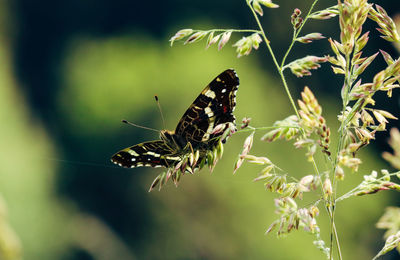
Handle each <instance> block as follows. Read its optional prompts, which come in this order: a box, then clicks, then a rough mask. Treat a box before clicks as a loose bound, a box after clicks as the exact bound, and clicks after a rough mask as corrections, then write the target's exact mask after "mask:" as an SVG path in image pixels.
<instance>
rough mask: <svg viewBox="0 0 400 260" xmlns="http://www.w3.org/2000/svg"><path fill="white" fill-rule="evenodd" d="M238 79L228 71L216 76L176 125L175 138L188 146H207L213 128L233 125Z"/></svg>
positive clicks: (234, 73) (233, 73)
mask: <svg viewBox="0 0 400 260" xmlns="http://www.w3.org/2000/svg"><path fill="white" fill-rule="evenodd" d="M238 86H239V78H238V76H237V75H236V72H235V71H234V70H232V69H228V70H226V71H224V72H222V73H221V74H220V75H218V76H217V77H216V78H215V79H214V80H213V81H211V83H210V84H208V86H207V87H206V88H205V89H204V90H203V91H202V92H201V93H200V95H199V96H198V97H197V98H196V99H195V101H194V102H193V104H192V105H191V106H190V107H189V108H188V110H186V112H185V114H184V115H183V116H182V118H181V120H180V121H179V123H178V125H177V127H176V130H175V134H176V135H179V136H182V137H184V138H186V139H187V140H188V141H189V142H197V143H200V142H206V141H208V140H209V139H210V138H212V137H215V136H214V135H213V136H211V132H212V131H213V129H214V127H215V126H217V125H219V124H223V123H228V122H232V123H234V121H235V117H234V115H233V113H232V112H233V110H234V109H235V105H236V91H237V89H238Z"/></svg>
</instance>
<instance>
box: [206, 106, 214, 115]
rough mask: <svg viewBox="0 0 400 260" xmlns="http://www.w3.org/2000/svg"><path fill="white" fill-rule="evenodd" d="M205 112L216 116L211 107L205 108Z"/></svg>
mask: <svg viewBox="0 0 400 260" xmlns="http://www.w3.org/2000/svg"><path fill="white" fill-rule="evenodd" d="M204 112H205V113H206V114H207V116H208V117H213V116H214V113H213V111H212V110H211V108H210V107H206V108H204Z"/></svg>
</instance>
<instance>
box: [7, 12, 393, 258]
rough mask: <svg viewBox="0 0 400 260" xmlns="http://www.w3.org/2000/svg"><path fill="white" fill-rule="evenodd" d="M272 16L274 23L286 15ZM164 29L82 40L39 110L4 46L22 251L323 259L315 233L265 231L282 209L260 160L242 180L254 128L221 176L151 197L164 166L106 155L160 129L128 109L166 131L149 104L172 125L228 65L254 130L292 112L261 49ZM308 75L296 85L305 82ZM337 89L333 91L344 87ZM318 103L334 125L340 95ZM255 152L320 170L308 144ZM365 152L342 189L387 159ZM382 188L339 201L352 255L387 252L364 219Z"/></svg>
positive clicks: (12, 209)
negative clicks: (261, 180) (180, 37)
mask: <svg viewBox="0 0 400 260" xmlns="http://www.w3.org/2000/svg"><path fill="white" fill-rule="evenodd" d="M10 21H11V20H10ZM204 24H205V23H202V22H196V26H197V27H202V28H204V27H205V26H206V27H210V28H212V27H215V26H210V25H204ZM272 25H273V26H272V27H274V26H277V28H278V25H279V23H278V22H277V21H274V23H273V24H272ZM158 26H162V25H158ZM181 26H183V25H182V24H180V25H179V26H178V27H181ZM171 31H173V30H171ZM282 33H283V32H282V31H281V32H278V33H277V34H278V35H281V34H282ZM7 36H8V35H7ZM167 39H168V37H164V38H162V39H161V40H160V39H158V38H155V37H153V36H152V35H150V34H147V33H138V32H122V33H119V35H118V36H107V37H98V36H97V37H96V36H88V35H84V36H78V37H77V36H75V37H74V39H73V40H71V41H69V42H67V43H66V44H65V48H64V49H63V51H61V50H60V53H59V54H58V55H59V56H60V57H61V58H60V60H61V62H60V64H58V65H57V64H56V65H55V66H56V67H55V68H52V71H53V73H54V70H55V71H57V73H55V75H56V76H57V77H56V80H54V81H53V82H56V83H58V84H59V85H57V88H56V87H55V89H54V90H52V91H54V92H55V94H54V96H51V95H49V96H51V97H52V98H53V99H52V100H51V101H50V100H48V101H46V102H48V103H52V104H54V107H50V109H49V107H46V106H45V105H43V107H41V108H37V107H33V104H34V102H33V103H32V102H31V101H30V99H31V98H32V94H30V93H32V92H35V94H34V95H39V96H40V95H43V96H47V95H48V93H45V92H46V90H45V89H41V88H39V87H38V86H37V85H36V86H35V85H29V82H31V83H32V81H29V80H27V79H26V78H22V79H21V78H18V77H15V75H16V74H15V73H14V72H13V69H12V64H13V60H12V58H13V57H12V56H11V55H10V53H11V50H12V47H11V46H10V45H1V46H0V56H1V57H2V62H1V63H0V75H1V77H0V118H1V119H2V120H1V121H2V122H3V123H2V127H1V128H0V138H1V139H0V143H1V148H0V149H1V154H2V157H1V158H2V159H1V164H0V178H1V179H0V193H1V194H2V195H3V197H4V199H5V200H6V204H7V207H8V221H7V225H10V227H11V228H12V230H14V232H15V234H16V237H17V238H16V241H20V242H16V243H17V248H18V247H19V245H21V247H22V251H23V255H24V259H44V260H46V259H49V260H50V259H77V260H79V259H133V258H137V259H204V258H206V259H319V257H320V253H319V252H317V250H316V249H315V248H313V247H311V246H310V242H311V241H312V239H313V238H312V237H304V234H301V233H299V234H295V235H294V236H290V237H288V238H286V239H280V240H277V239H276V238H275V237H273V236H265V235H264V232H265V229H266V228H267V227H268V225H269V223H271V222H272V221H273V220H274V218H275V215H274V213H273V209H274V207H273V205H272V203H271V199H269V198H270V196H272V195H271V194H269V193H268V192H266V191H265V190H264V189H263V187H262V186H260V185H259V184H257V183H253V182H252V179H253V178H254V177H256V176H253V175H252V173H253V172H254V170H255V169H256V168H255V167H251V166H244V167H243V168H241V169H240V170H239V171H238V173H237V174H236V175H235V176H232V170H233V164H234V161H235V159H236V158H237V154H238V153H239V152H240V150H241V146H242V143H243V140H244V138H245V134H241V133H237V134H235V135H234V136H233V137H231V138H230V139H229V141H228V143H227V144H226V146H225V153H224V157H223V158H222V160H220V162H219V163H218V165H217V166H216V169H215V171H214V172H213V173H212V175H210V174H209V173H208V172H207V170H206V169H205V170H203V171H202V172H200V173H196V174H195V175H194V176H184V178H183V179H182V181H181V183H180V185H179V187H178V188H175V187H174V186H172V185H167V186H166V187H165V188H164V189H163V190H162V191H161V192H152V193H150V194H149V193H147V188H148V186H149V185H150V183H151V180H152V179H153V178H154V177H155V175H156V174H157V173H159V170H154V169H133V170H125V169H120V168H117V167H113V166H112V164H111V163H109V156H110V155H112V154H113V153H114V152H116V151H117V150H119V149H120V148H123V147H126V146H129V145H132V144H135V143H138V142H141V141H145V140H151V139H155V138H158V137H157V135H156V133H152V132H148V131H145V130H142V129H135V128H132V127H129V126H126V125H123V124H121V123H120V119H123V118H124V119H127V120H130V121H133V122H135V123H138V124H142V125H146V126H150V127H153V128H156V129H161V128H163V126H162V121H161V118H160V116H159V114H158V111H157V107H156V105H155V103H154V101H153V95H154V94H157V95H158V96H159V97H160V100H161V103H162V107H163V112H164V115H165V117H166V119H167V121H166V124H167V126H166V127H167V128H168V129H173V128H174V127H175V124H176V123H177V121H178V120H179V117H180V116H181V115H182V114H183V112H184V111H185V109H186V108H187V107H188V105H189V104H190V103H191V102H192V101H193V100H194V98H195V97H196V96H197V95H198V93H199V92H200V91H201V90H202V89H203V87H204V86H205V85H206V84H207V83H208V82H209V81H210V80H211V79H212V78H213V77H215V76H216V75H217V74H218V73H220V72H222V71H223V70H224V69H227V68H230V67H233V68H235V69H236V71H237V72H238V75H239V77H240V80H241V85H240V87H239V91H238V96H237V103H238V105H237V108H236V110H235V115H236V117H237V119H238V120H240V119H241V118H242V117H244V116H247V117H252V118H253V120H252V124H253V125H255V126H258V125H271V124H272V123H273V122H274V121H276V120H278V119H280V118H283V117H285V116H286V115H289V114H291V111H290V110H289V109H288V107H289V106H288V101H287V99H286V97H285V95H284V92H283V89H282V88H281V85H280V83H279V81H278V79H277V78H276V75H274V74H270V73H269V72H268V69H266V67H265V66H263V64H265V63H266V60H268V59H269V57H268V56H262V54H261V52H260V53H259V54H258V55H260V57H261V59H257V57H256V56H253V57H244V58H241V59H236V58H235V56H236V54H235V53H234V49H233V48H232V49H229V48H225V49H224V50H222V51H221V52H217V51H216V50H215V49H210V50H208V51H205V50H204V47H203V46H190V48H187V47H184V46H179V44H177V46H174V48H170V47H169V44H168V42H167ZM53 51H54V50H53ZM260 60H261V61H260ZM32 63H33V64H35V63H34V62H32ZM39 64H40V62H39ZM31 66H34V65H31ZM17 75H21V74H17ZM53 76H54V75H53ZM305 82H307V84H309V86H310V88H311V89H313V90H318V89H322V88H324V87H325V86H324V84H322V83H323V82H318V81H317V82H316V83H310V82H308V81H305ZM23 83H25V84H23ZM26 84H27V85H26ZM305 84H306V83H304V84H303V83H302V82H301V81H300V82H297V83H296V85H295V83H294V82H293V83H292V85H291V86H292V87H293V88H295V89H298V90H300V89H302V88H303V87H304V85H305ZM337 85H338V89H337V91H335V95H340V87H339V84H337ZM27 88H29V90H27ZM319 100H320V103H321V104H322V106H323V107H324V108H325V109H326V111H324V115H326V117H327V120H328V121H329V122H336V118H335V117H334V116H332V117H331V118H330V117H329V114H337V111H339V109H340V108H339V106H338V104H337V101H336V100H337V99H336V100H335V99H334V95H332V98H331V97H328V96H326V97H325V98H319ZM36 103H39V105H40V102H36ZM327 108H328V109H327ZM329 110H331V111H333V113H330V111H329ZM38 111H45V112H43V113H42V114H40V113H38ZM333 134H335V133H333ZM259 137H261V135H259V136H258V135H256V138H259ZM333 138H334V137H333ZM253 149H254V152H255V153H257V154H260V155H261V154H265V155H268V157H269V158H270V159H271V160H273V161H274V162H276V163H277V164H279V165H284V166H285V167H286V168H285V170H287V171H289V172H293V173H294V175H297V176H302V175H305V173H308V172H310V171H311V169H310V168H309V166H308V165H307V164H305V162H304V160H303V151H293V149H291V145H289V144H286V143H284V142H280V143H274V144H260V145H256V146H255V147H254V148H253ZM288 151H292V152H290V153H289V152H288ZM361 158H362V159H363V161H364V162H365V164H364V165H363V168H362V169H360V171H359V173H358V174H355V175H347V176H346V178H349V179H351V181H349V182H346V183H347V185H349V186H348V187H343V189H346V188H348V189H350V188H351V187H353V186H354V185H355V184H356V183H358V182H359V180H360V179H361V178H362V174H363V173H369V172H370V170H371V169H376V168H381V167H385V166H382V165H381V163H382V162H381V160H380V159H379V158H378V156H377V155H376V152H375V151H373V150H368V152H364V153H363V156H362V157H361ZM250 170H251V171H250ZM345 185H346V184H345ZM345 185H343V186H345ZM374 196H376V199H374V200H370V201H367V200H364V199H363V198H356V199H353V200H349V201H345V202H343V204H339V207H343V208H342V209H341V210H340V211H338V212H339V214H338V215H337V223H340V224H338V229H339V232H340V233H341V234H343V237H342V238H341V239H342V243H343V244H346V247H345V248H344V249H345V251H344V252H343V253H344V256H345V258H346V259H367V258H371V256H373V255H374V253H375V252H376V251H377V250H378V248H379V245H378V244H377V242H376V241H380V237H381V235H380V234H379V233H378V232H376V230H374V229H371V228H364V227H371V226H372V225H373V223H375V222H376V221H377V219H378V218H379V216H380V215H381V214H382V212H383V208H384V205H385V204H387V203H386V201H387V200H388V197H387V196H389V194H377V195H374ZM312 199H313V198H309V201H310V200H312ZM304 203H305V204H306V203H307V197H305V199H304ZM322 214H324V212H322ZM321 219H322V218H321ZM320 224H321V225H324V224H326V225H327V224H328V223H320ZM322 235H324V234H322ZM325 235H326V234H325ZM293 247H297V248H293ZM288 248H290V249H292V248H293V250H288ZM302 249H303V250H302ZM299 251H301V252H302V254H301V255H299V254H298V252H299ZM107 254H108V255H107ZM107 257H108V258H107ZM16 259H18V258H16Z"/></svg>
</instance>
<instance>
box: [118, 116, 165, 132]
mask: <svg viewBox="0 0 400 260" xmlns="http://www.w3.org/2000/svg"><path fill="white" fill-rule="evenodd" d="M122 123H125V124H128V125H131V126H135V127H138V128H143V129H146V130H151V131H155V132H157V133H159V132H160V131H159V130H157V129H153V128H150V127H146V126H141V125H137V124H134V123H131V122H129V121H127V120H125V119H123V120H122Z"/></svg>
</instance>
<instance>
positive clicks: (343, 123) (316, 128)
mask: <svg viewBox="0 0 400 260" xmlns="http://www.w3.org/2000/svg"><path fill="white" fill-rule="evenodd" d="M317 2H318V0H315V1H314V2H313V3H312V5H311V7H310V10H309V11H308V12H307V14H306V15H305V16H304V17H302V16H301V15H302V12H301V11H300V10H299V9H297V8H296V9H295V10H294V12H293V14H292V16H291V23H292V25H293V37H292V41H291V42H290V43H289V47H288V48H287V51H286V53H285V55H284V56H283V58H282V60H281V61H278V60H277V58H276V56H275V53H274V51H273V49H272V47H271V45H270V40H269V39H268V37H267V34H266V32H265V31H264V28H263V27H262V25H261V22H260V20H259V16H262V15H263V13H264V11H263V9H262V6H264V7H268V8H277V7H279V6H278V5H276V4H274V3H272V2H271V1H270V0H246V3H247V6H248V7H249V9H250V11H251V12H252V14H253V16H254V19H255V20H256V23H257V25H258V29H247V30H242V29H211V30H193V29H183V30H180V31H178V32H177V33H176V34H175V35H174V36H173V37H172V38H171V39H170V42H171V45H172V44H173V43H174V42H175V41H179V40H185V42H184V44H191V43H195V42H199V41H200V40H202V39H206V38H207V42H206V48H209V47H210V46H211V45H213V44H217V45H218V49H219V50H220V49H221V48H223V47H224V46H225V45H226V44H227V42H228V41H229V40H230V38H231V35H232V34H233V33H241V34H250V35H248V36H245V37H243V38H242V39H240V40H238V41H237V42H236V43H234V44H233V46H234V47H236V52H237V56H238V57H241V56H244V55H249V54H250V53H251V51H252V50H253V49H256V50H257V49H258V47H259V45H260V43H261V42H262V41H263V42H264V44H265V45H266V47H267V49H268V52H269V54H270V56H271V57H272V61H273V63H274V65H275V67H276V70H277V72H278V73H279V76H280V78H281V80H282V85H283V87H284V89H285V91H286V94H287V96H288V98H289V101H290V104H291V107H292V108H293V111H294V115H292V116H289V117H287V118H285V119H283V120H280V121H277V122H275V123H274V125H273V126H271V127H261V128H256V127H252V126H250V125H249V119H244V121H243V125H242V130H240V131H239V132H246V131H249V132H250V135H249V136H248V137H247V138H246V140H245V143H244V148H243V151H242V153H241V154H240V155H239V157H238V160H237V162H236V164H235V168H234V172H236V171H237V170H238V169H239V167H240V166H241V165H242V163H243V162H244V161H247V162H250V163H254V164H258V165H262V167H263V169H262V170H261V172H260V174H259V176H258V177H257V178H256V179H255V180H256V181H262V182H263V183H264V185H265V187H266V189H267V190H269V191H271V192H274V193H277V195H278V197H277V198H276V199H275V205H276V213H277V214H278V218H277V220H276V221H274V222H273V223H272V224H271V225H270V227H269V228H268V229H267V233H270V232H272V231H274V230H276V231H277V235H278V236H280V235H283V234H288V233H290V232H292V231H293V230H297V229H299V228H300V227H302V228H303V229H304V230H305V231H306V232H309V233H311V234H314V235H315V241H314V244H315V246H317V247H318V248H319V249H321V251H322V252H323V253H324V254H325V255H326V256H327V258H329V259H333V255H334V251H336V253H337V255H338V258H339V259H342V254H341V246H340V241H339V238H338V234H337V230H336V225H335V211H336V205H337V203H339V202H340V201H342V200H345V199H349V198H351V197H354V196H362V195H368V194H372V193H376V192H378V191H381V190H400V185H399V184H397V183H395V182H393V181H392V180H391V179H392V177H397V178H400V175H399V172H393V173H389V172H388V171H387V170H381V171H380V172H381V173H380V176H378V173H377V172H376V171H373V172H372V173H371V174H369V175H365V176H364V180H363V181H362V182H361V183H360V184H359V185H358V186H357V187H355V188H354V189H352V190H350V191H349V192H347V193H345V194H343V195H340V194H338V186H339V185H340V183H341V182H342V181H344V177H345V175H346V173H347V172H349V171H351V172H357V171H358V169H359V166H360V164H361V163H362V161H361V159H360V158H358V157H357V156H358V152H359V151H360V149H362V148H364V147H365V146H367V145H368V144H369V143H370V142H371V141H372V140H373V139H375V135H376V133H377V132H380V131H385V130H386V125H387V123H388V119H397V118H396V117H395V116H394V115H392V114H391V113H389V112H387V111H384V110H380V109H376V108H374V106H375V100H374V95H375V94H376V93H377V92H382V91H383V92H386V93H387V96H388V97H389V98H390V97H391V95H392V91H393V89H394V88H398V87H399V85H398V81H399V79H400V60H399V59H393V58H392V57H391V56H390V55H389V54H388V53H387V52H384V51H382V50H380V53H381V54H382V56H383V58H384V60H385V61H386V63H387V66H386V67H385V68H383V69H382V70H381V71H380V72H378V73H377V74H376V75H375V76H374V77H373V80H372V82H363V81H362V76H364V75H363V72H364V70H365V69H366V68H367V67H368V66H369V65H370V64H371V63H372V62H373V61H374V59H375V58H376V57H377V55H378V54H379V52H377V53H375V54H373V55H372V56H369V57H363V56H362V55H363V52H362V50H363V48H364V47H365V46H366V44H367V43H368V40H369V32H363V30H362V29H363V24H364V23H365V22H366V20H367V19H370V20H372V21H374V22H376V23H377V24H378V27H379V28H377V30H378V31H379V32H380V33H381V37H382V38H383V39H385V40H387V41H392V42H400V36H399V35H398V33H397V30H396V26H395V23H394V22H393V20H392V19H391V18H390V17H389V16H388V15H387V13H386V12H385V10H384V9H383V8H382V7H380V6H379V5H373V4H370V3H368V2H367V0H344V1H341V0H338V4H337V5H335V6H332V7H329V8H326V9H324V10H319V11H314V10H313V9H314V6H315V4H316V3H317ZM336 16H338V17H339V27H340V39H339V40H334V39H331V38H329V39H328V41H329V43H330V46H331V51H332V52H333V55H332V56H329V55H326V56H324V57H317V56H311V55H310V56H306V57H303V58H300V59H297V60H294V61H291V62H287V59H288V58H289V55H290V53H291V51H292V48H293V46H294V44H296V43H302V44H307V43H310V42H312V41H315V40H321V39H324V38H325V37H324V36H322V35H321V34H320V33H317V32H313V33H309V34H306V35H304V36H301V34H300V33H301V32H302V29H303V26H304V24H305V23H306V22H308V21H310V20H313V19H314V20H315V19H317V20H325V19H330V18H333V17H336ZM326 62H329V63H330V64H331V67H332V70H333V72H334V73H335V74H339V75H342V76H343V83H339V84H338V85H340V86H343V87H342V90H341V97H340V98H341V101H342V110H341V113H340V114H339V115H338V120H339V122H340V127H339V129H337V131H338V135H339V136H338V138H337V140H336V141H335V142H333V141H332V140H331V138H330V135H331V130H330V128H329V127H328V124H327V122H326V120H325V118H324V117H323V116H322V107H321V106H320V105H319V103H318V100H317V98H316V97H315V96H314V94H313V93H312V91H311V90H310V88H308V87H305V88H304V90H303V92H302V93H301V100H298V102H297V105H296V103H295V101H294V99H293V97H292V94H291V91H290V89H289V86H288V84H287V81H286V77H285V72H286V71H287V70H288V69H289V70H290V71H291V72H292V73H293V74H294V75H296V76H297V77H303V76H310V75H311V70H316V69H318V68H319V67H320V66H321V65H320V64H321V63H326ZM266 129H268V132H267V133H265V134H264V135H263V136H262V137H261V140H262V141H268V142H273V141H276V140H278V139H282V138H284V139H286V140H288V141H293V142H294V146H295V147H296V148H303V149H306V157H307V160H308V161H309V162H310V163H311V164H312V166H313V169H314V174H312V175H306V176H304V177H302V178H301V179H300V180H297V179H295V178H294V177H292V176H291V175H290V173H287V172H285V171H284V170H282V169H281V168H280V167H278V166H277V165H275V164H274V163H273V162H271V161H270V160H269V159H268V158H267V157H262V156H256V155H252V154H250V150H251V147H252V145H253V140H254V136H255V133H256V132H257V131H265V130H266ZM316 153H322V154H323V157H324V161H323V162H321V161H319V160H318V159H316V158H317V157H316V156H315V155H316ZM325 161H326V162H328V167H327V168H328V169H327V170H324V171H322V170H321V169H322V167H321V165H322V164H323V163H324V162H325ZM306 192H314V193H316V194H317V196H318V199H317V200H316V201H315V202H314V203H312V204H309V205H306V206H303V207H300V206H299V205H298V199H301V198H302V196H303V193H306ZM319 208H325V210H326V211H327V213H328V216H329V219H330V241H328V242H327V243H326V242H325V241H324V240H322V239H321V236H320V228H319V226H318V224H317V216H318V214H319ZM398 237H399V235H398V233H397V237H396V236H390V237H388V239H387V242H386V245H385V247H384V249H382V251H381V252H379V254H378V255H377V256H376V257H379V256H380V255H383V254H384V253H386V252H388V251H390V250H391V249H393V248H395V247H396V246H397V245H398V243H399V240H400V239H399V238H398ZM393 245H394V246H393ZM376 257H375V258H376Z"/></svg>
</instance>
